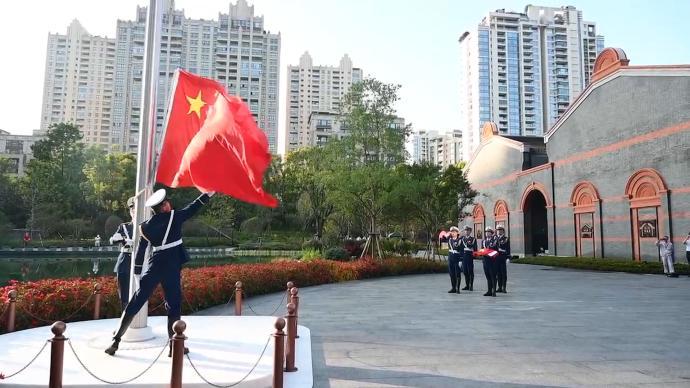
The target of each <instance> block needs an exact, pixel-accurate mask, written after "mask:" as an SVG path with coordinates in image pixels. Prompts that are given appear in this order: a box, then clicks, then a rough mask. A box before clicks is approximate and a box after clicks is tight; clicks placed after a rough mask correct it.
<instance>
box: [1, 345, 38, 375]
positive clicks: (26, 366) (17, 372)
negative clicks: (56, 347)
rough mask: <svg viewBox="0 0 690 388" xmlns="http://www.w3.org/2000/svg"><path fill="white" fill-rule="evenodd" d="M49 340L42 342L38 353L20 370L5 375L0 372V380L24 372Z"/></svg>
mask: <svg viewBox="0 0 690 388" xmlns="http://www.w3.org/2000/svg"><path fill="white" fill-rule="evenodd" d="M49 342H50V341H46V342H44V343H43V347H41V350H39V351H38V353H36V355H35V356H34V358H32V359H31V361H29V363H28V364H26V365H24V367H23V368H21V369H20V370H18V371H16V372H14V373H10V374H9V375H7V376H5V375H4V374H2V373H0V380H6V379H9V378H11V377H14V376H16V375H18V374H20V373H22V372H24V370H25V369H26V368H28V367H29V365H31V364H33V363H34V361H36V359H37V358H38V356H40V355H41V353H43V351H44V350H45V349H46V346H48V343H49Z"/></svg>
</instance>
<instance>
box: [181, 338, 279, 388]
mask: <svg viewBox="0 0 690 388" xmlns="http://www.w3.org/2000/svg"><path fill="white" fill-rule="evenodd" d="M270 342H271V336H270V335H269V336H268V339H267V340H266V345H264V349H263V350H262V351H261V355H259V359H258V360H256V362H255V363H254V366H252V369H250V370H249V372H247V374H246V375H244V377H242V378H241V379H240V380H238V381H236V382H234V383H232V384H230V385H220V384H214V383H212V382H210V381H208V380H207V379H206V378H205V377H204V376H202V375H201V373H200V372H199V370H198V369H197V368H196V365H194V363H193V362H192V359H191V357H189V354H187V355H186V356H187V361H189V365H191V366H192V369H194V372H195V373H196V375H197V376H199V378H201V379H202V380H204V382H205V383H206V384H208V385H210V386H212V387H216V388H230V387H234V386H236V385H238V384H241V383H243V382H244V380H246V379H247V377H249V375H251V374H252V372H254V369H256V367H257V365H259V362H260V361H261V359H262V358H264V353H266V348H268V344H269V343H270Z"/></svg>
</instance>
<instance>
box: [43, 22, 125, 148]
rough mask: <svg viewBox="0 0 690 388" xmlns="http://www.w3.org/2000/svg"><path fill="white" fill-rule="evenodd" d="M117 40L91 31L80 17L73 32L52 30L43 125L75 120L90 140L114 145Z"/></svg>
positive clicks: (74, 23) (69, 30)
mask: <svg viewBox="0 0 690 388" xmlns="http://www.w3.org/2000/svg"><path fill="white" fill-rule="evenodd" d="M114 71H115V40H114V39H109V38H105V37H101V36H94V35H91V34H89V33H88V32H87V31H86V29H84V27H82V26H81V24H79V21H77V20H74V21H72V23H71V24H70V25H69V27H67V33H66V34H65V35H62V34H49V35H48V47H47V53H46V66H45V82H44V84H43V105H42V112H41V129H42V130H46V129H48V127H49V126H50V125H51V124H55V123H61V122H71V123H74V124H75V125H76V126H77V127H79V130H80V131H81V133H82V135H83V141H84V143H86V144H90V145H97V146H101V147H103V148H106V149H108V148H110V147H111V146H112V144H113V142H115V143H116V144H117V136H113V133H112V132H111V119H112V112H111V105H112V97H113V73H114Z"/></svg>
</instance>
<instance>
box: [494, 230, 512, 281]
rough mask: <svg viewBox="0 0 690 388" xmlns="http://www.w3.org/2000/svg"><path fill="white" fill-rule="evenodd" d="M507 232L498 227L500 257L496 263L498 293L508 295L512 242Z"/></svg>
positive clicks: (497, 241)
mask: <svg viewBox="0 0 690 388" xmlns="http://www.w3.org/2000/svg"><path fill="white" fill-rule="evenodd" d="M505 233H506V230H505V228H503V226H500V225H499V226H497V227H496V247H497V248H498V257H496V263H497V265H498V270H497V273H496V281H497V282H498V290H497V291H496V292H502V293H504V294H505V293H506V292H507V291H506V284H507V283H508V271H507V268H506V262H507V261H508V259H509V258H510V240H509V239H508V236H506V234H505Z"/></svg>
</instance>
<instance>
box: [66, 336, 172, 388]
mask: <svg viewBox="0 0 690 388" xmlns="http://www.w3.org/2000/svg"><path fill="white" fill-rule="evenodd" d="M169 342H170V340H168V341H166V342H165V344H164V345H163V347H162V348H161V351H160V353H158V356H156V358H155V359H154V360H153V362H152V363H151V364H150V365H149V366H147V367H146V369H144V370H143V371H142V372H141V373H139V374H138V375H136V376H134V377H132V378H131V379H128V380H123V381H108V380H105V379H102V378H100V377H98V376H96V375H95V374H94V373H93V372H91V370H90V369H89V368H88V367H87V366H86V365H85V364H84V363H83V362H82V361H81V358H79V356H78V355H77V352H76V351H75V350H74V347H73V346H72V341H71V340H69V339H68V340H67V344H68V345H69V348H70V349H71V350H72V353H73V354H74V357H75V358H76V359H77V361H78V362H79V364H80V365H81V366H82V368H84V370H85V371H86V373H88V374H90V375H91V377H93V378H94V379H96V380H98V381H100V382H102V383H106V384H114V385H119V384H127V383H131V382H132V381H134V380H136V379H138V378H139V377H141V376H143V375H144V373H146V372H148V371H149V369H151V368H152V367H153V366H154V365H155V364H156V362H157V361H158V359H159V358H161V355H163V352H164V351H165V347H166V346H168V343H169Z"/></svg>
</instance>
